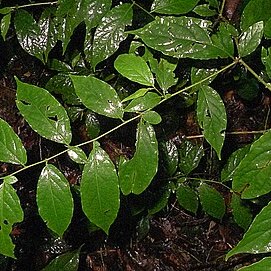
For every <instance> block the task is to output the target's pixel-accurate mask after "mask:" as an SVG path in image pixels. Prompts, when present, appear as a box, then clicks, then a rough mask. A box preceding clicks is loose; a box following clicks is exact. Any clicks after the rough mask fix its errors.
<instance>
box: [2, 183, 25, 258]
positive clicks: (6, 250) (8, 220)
mask: <svg viewBox="0 0 271 271" xmlns="http://www.w3.org/2000/svg"><path fill="white" fill-rule="evenodd" d="M22 220H23V210H22V208H21V205H20V200H19V197H18V196H17V194H16V191H15V189H14V188H13V187H12V186H11V185H10V184H9V183H8V182H3V183H2V184H1V185H0V254H3V255H5V256H8V257H12V258H15V256H14V253H13V250H14V247H15V246H14V244H13V243H12V240H11V238H10V236H9V234H10V233H11V230H12V225H13V224H14V223H17V222H21V221H22Z"/></svg>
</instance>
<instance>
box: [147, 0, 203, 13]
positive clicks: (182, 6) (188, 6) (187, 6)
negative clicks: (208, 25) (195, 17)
mask: <svg viewBox="0 0 271 271" xmlns="http://www.w3.org/2000/svg"><path fill="white" fill-rule="evenodd" d="M198 2H199V0H154V2H153V4H152V7H151V11H152V12H156V13H162V14H176V15H179V14H184V13H187V12H189V11H191V10H192V9H193V8H194V7H195V6H196V5H197V3H198Z"/></svg>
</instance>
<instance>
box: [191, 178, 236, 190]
mask: <svg viewBox="0 0 271 271" xmlns="http://www.w3.org/2000/svg"><path fill="white" fill-rule="evenodd" d="M189 180H195V181H201V182H206V183H207V182H208V183H213V184H218V185H221V186H223V187H225V188H226V189H228V190H231V188H230V187H229V186H227V185H225V184H224V183H222V182H219V181H214V180H207V179H202V178H194V177H191V178H190V177H187V181H189Z"/></svg>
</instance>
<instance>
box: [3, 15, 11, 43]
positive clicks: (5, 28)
mask: <svg viewBox="0 0 271 271" xmlns="http://www.w3.org/2000/svg"><path fill="white" fill-rule="evenodd" d="M10 19H11V13H8V14H6V15H5V16H4V17H3V18H2V20H1V35H2V37H3V39H4V40H6V35H7V32H8V29H9V25H10Z"/></svg>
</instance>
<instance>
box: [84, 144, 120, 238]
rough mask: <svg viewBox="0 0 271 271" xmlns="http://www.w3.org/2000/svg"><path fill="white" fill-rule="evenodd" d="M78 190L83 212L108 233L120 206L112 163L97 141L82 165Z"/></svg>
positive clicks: (116, 178)
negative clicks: (86, 160)
mask: <svg viewBox="0 0 271 271" xmlns="http://www.w3.org/2000/svg"><path fill="white" fill-rule="evenodd" d="M80 191H81V201H82V207H83V211H84V213H85V214H86V216H87V217H88V219H89V220H90V221H91V222H92V223H94V224H95V225H97V226H98V227H100V228H101V229H103V230H104V231H105V232H106V233H107V234H108V231H109V228H110V226H111V224H112V223H113V222H114V220H115V219H116V217H117V214H118V210H119V206H120V199H119V197H120V195H119V194H120V193H119V182H118V176H117V173H116V169H115V166H114V164H113V163H112V161H111V160H110V158H109V156H108V154H107V153H106V152H105V151H104V150H103V149H102V148H101V147H99V143H97V142H94V143H93V149H92V151H91V153H90V155H89V158H88V162H87V163H86V164H85V166H84V170H83V175H82V180H81V189H80Z"/></svg>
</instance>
